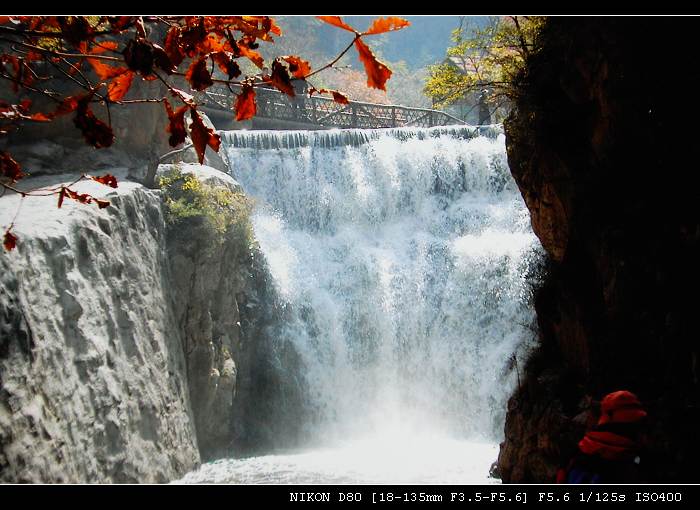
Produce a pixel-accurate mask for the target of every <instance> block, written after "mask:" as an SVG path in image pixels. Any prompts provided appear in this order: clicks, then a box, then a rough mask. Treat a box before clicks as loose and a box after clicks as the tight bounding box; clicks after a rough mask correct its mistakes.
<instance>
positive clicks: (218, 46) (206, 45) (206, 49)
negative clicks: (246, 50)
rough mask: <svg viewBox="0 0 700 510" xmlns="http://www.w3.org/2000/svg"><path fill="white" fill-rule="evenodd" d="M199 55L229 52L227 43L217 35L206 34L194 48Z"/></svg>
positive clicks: (230, 48)
mask: <svg viewBox="0 0 700 510" xmlns="http://www.w3.org/2000/svg"><path fill="white" fill-rule="evenodd" d="M195 48H196V49H197V51H198V52H199V54H200V55H205V54H207V53H214V52H216V51H231V50H232V47H231V45H230V44H229V42H228V41H227V40H226V39H224V38H223V37H222V36H220V35H217V34H207V36H206V37H205V38H204V39H203V40H202V41H200V42H199V43H197V45H196V46H195Z"/></svg>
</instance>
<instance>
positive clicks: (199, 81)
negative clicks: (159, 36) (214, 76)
mask: <svg viewBox="0 0 700 510" xmlns="http://www.w3.org/2000/svg"><path fill="white" fill-rule="evenodd" d="M207 60H208V58H207V57H206V55H205V56H203V57H200V58H198V59H197V60H195V61H194V62H192V65H191V66H190V68H189V69H188V70H187V73H185V79H186V80H187V81H188V82H190V86H191V87H192V88H193V89H194V90H199V91H202V90H205V89H207V88H208V87H211V86H212V85H214V82H213V81H211V74H210V73H209V70H208V69H207Z"/></svg>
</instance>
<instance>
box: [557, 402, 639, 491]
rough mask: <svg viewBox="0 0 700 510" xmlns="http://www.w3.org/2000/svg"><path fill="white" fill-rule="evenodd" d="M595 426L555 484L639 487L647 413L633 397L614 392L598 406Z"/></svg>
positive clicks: (561, 470)
mask: <svg viewBox="0 0 700 510" xmlns="http://www.w3.org/2000/svg"><path fill="white" fill-rule="evenodd" d="M600 411H601V414H600V418H599V420H598V424H597V425H596V426H595V427H594V428H593V429H592V430H590V431H588V432H587V433H586V434H585V436H584V437H583V439H581V441H579V443H578V450H579V451H578V453H577V455H575V456H574V458H573V459H571V461H570V462H569V465H568V466H567V467H566V468H562V469H560V470H559V471H558V472H557V480H556V481H557V483H640V482H642V481H644V480H643V478H644V476H643V473H644V471H645V469H644V466H643V464H642V460H643V459H642V457H643V450H644V442H645V432H646V421H647V412H646V411H645V410H644V407H643V406H642V404H641V402H640V401H639V399H638V398H637V396H636V395H635V394H634V393H631V392H629V391H615V392H613V393H609V394H608V395H606V396H605V397H604V398H603V400H602V401H601V403H600Z"/></svg>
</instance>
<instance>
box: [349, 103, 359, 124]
mask: <svg viewBox="0 0 700 510" xmlns="http://www.w3.org/2000/svg"><path fill="white" fill-rule="evenodd" d="M350 110H351V111H352V127H354V128H356V127H357V105H356V104H355V103H350Z"/></svg>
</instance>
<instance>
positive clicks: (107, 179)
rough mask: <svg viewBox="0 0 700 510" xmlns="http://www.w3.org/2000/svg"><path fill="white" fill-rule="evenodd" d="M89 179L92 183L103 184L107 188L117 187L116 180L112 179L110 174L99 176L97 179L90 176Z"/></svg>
mask: <svg viewBox="0 0 700 510" xmlns="http://www.w3.org/2000/svg"><path fill="white" fill-rule="evenodd" d="M90 179H92V180H93V181H97V182H99V183H101V184H104V185H105V186H109V187H110V188H116V187H117V178H116V177H114V176H113V175H112V174H105V175H100V176H99V177H94V176H92V175H91V176H90Z"/></svg>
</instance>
